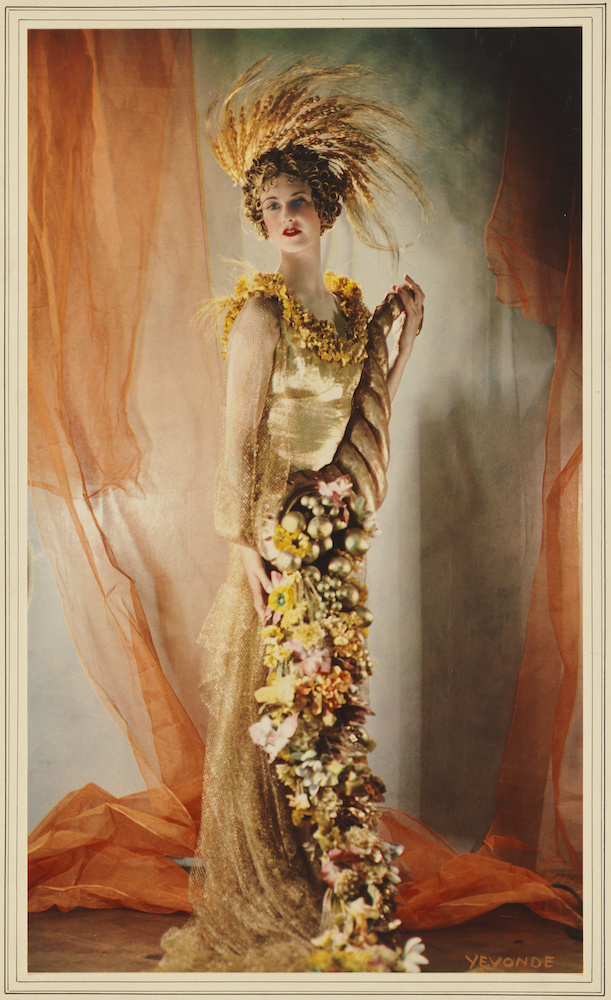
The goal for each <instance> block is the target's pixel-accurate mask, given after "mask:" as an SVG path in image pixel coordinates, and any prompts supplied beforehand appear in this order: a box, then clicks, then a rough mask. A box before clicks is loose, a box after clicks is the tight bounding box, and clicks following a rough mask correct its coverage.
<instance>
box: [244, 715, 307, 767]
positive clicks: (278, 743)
mask: <svg viewBox="0 0 611 1000" xmlns="http://www.w3.org/2000/svg"><path fill="white" fill-rule="evenodd" d="M298 722H299V713H298V712H293V714H292V715H289V717H288V719H285V720H284V722H281V723H280V725H279V726H278V728H277V729H276V728H275V726H274V723H273V722H272V720H271V719H270V717H269V715H264V716H262V718H261V719H260V721H259V722H255V723H254V725H252V726H250V727H249V729H248V732H249V733H250V737H251V739H252V741H253V743H256V744H257V745H258V746H260V747H263V749H264V750H266V751H267V754H268V760H269V762H270V764H271V763H272V761H274V760H275V759H276V757H277V756H278V754H279V753H280V751H281V750H282V749H283V748H284V747H285V746H286V745H287V743H288V741H289V740H290V738H291V736H294V734H295V730H296V729H297V723H298Z"/></svg>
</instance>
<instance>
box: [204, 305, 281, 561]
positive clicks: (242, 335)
mask: <svg viewBox="0 0 611 1000" xmlns="http://www.w3.org/2000/svg"><path fill="white" fill-rule="evenodd" d="M279 338H280V324H279V316H278V307H277V304H276V303H275V302H273V301H270V300H269V299H266V298H262V297H257V298H249V299H248V300H247V301H246V302H245V303H244V305H243V306H242V308H241V310H240V312H239V313H238V315H237V317H236V319H235V321H234V322H233V325H232V327H231V331H230V334H229V339H228V344H227V382H226V396H225V411H224V422H223V426H224V432H223V442H222V448H221V457H220V462H219V467H218V472H217V480H216V501H215V515H214V519H215V526H216V530H217V531H218V533H219V534H220V535H222V536H223V537H224V538H226V539H228V540H229V541H231V542H237V543H238V544H240V545H248V546H250V547H251V548H257V534H258V532H257V526H256V520H257V509H258V505H259V501H260V497H261V489H262V487H261V476H262V473H263V468H262V466H263V465H264V461H265V456H264V454H263V451H264V450H265V441H264V439H265V434H264V431H263V429H262V423H263V424H264V422H265V421H264V414H265V409H266V402H267V398H268V393H269V387H270V382H271V377H272V373H273V368H274V352H275V350H276V346H277V344H278V341H279Z"/></svg>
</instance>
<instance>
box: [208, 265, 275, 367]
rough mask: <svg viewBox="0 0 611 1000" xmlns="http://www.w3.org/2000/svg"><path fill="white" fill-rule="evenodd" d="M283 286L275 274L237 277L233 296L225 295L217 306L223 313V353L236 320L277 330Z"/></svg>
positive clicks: (261, 273) (260, 273)
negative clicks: (252, 322) (260, 324)
mask: <svg viewBox="0 0 611 1000" xmlns="http://www.w3.org/2000/svg"><path fill="white" fill-rule="evenodd" d="M283 292H284V294H286V286H285V285H284V281H283V279H282V278H281V276H280V275H279V274H265V273H263V272H258V273H256V274H253V275H248V276H244V277H242V278H240V280H239V281H238V283H237V285H236V287H235V291H234V293H233V295H228V296H227V297H226V298H224V299H222V300H221V301H220V303H219V305H220V308H221V310H222V311H224V312H225V321H224V324H223V352H226V349H227V341H228V339H229V333H230V331H231V329H232V327H233V325H234V323H235V321H236V319H237V318H238V316H241V319H242V320H243V321H246V320H248V321H249V322H250V321H254V322H256V323H257V324H259V323H262V324H264V325H266V326H274V327H275V328H277V327H278V322H279V318H280V315H281V309H279V307H278V304H279V303H280V302H281V301H282V297H283Z"/></svg>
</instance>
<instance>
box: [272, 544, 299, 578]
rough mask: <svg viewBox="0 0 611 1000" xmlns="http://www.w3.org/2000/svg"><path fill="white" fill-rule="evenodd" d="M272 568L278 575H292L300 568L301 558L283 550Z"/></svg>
mask: <svg viewBox="0 0 611 1000" xmlns="http://www.w3.org/2000/svg"><path fill="white" fill-rule="evenodd" d="M274 566H275V567H276V569H277V570H278V571H279V572H280V573H294V572H295V570H297V569H299V568H300V567H301V556H298V555H296V554H295V553H293V552H289V551H288V549H283V550H282V552H279V553H278V555H277V556H276V558H275V559H274Z"/></svg>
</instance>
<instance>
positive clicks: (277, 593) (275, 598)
mask: <svg viewBox="0 0 611 1000" xmlns="http://www.w3.org/2000/svg"><path fill="white" fill-rule="evenodd" d="M267 603H268V604H269V606H270V608H271V609H272V610H273V611H276V612H277V613H279V614H281V615H283V616H284V615H285V614H286V613H287V611H290V610H291V608H294V607H295V587H294V586H293V584H292V583H281V584H280V585H279V586H278V587H276V589H275V590H272V592H271V594H270V595H269V597H268V599H267Z"/></svg>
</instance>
